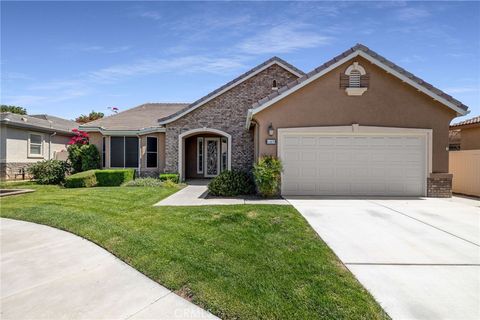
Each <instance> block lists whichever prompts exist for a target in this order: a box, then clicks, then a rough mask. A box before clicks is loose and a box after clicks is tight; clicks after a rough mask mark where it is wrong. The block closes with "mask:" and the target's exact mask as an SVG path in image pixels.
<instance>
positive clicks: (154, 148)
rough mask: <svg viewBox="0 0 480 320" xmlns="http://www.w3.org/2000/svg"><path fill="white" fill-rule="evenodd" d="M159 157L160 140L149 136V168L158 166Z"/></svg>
mask: <svg viewBox="0 0 480 320" xmlns="http://www.w3.org/2000/svg"><path fill="white" fill-rule="evenodd" d="M157 159H158V140H157V138H156V137H147V168H156V167H157Z"/></svg>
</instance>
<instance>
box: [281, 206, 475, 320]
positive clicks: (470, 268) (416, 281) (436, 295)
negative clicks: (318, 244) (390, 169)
mask: <svg viewBox="0 0 480 320" xmlns="http://www.w3.org/2000/svg"><path fill="white" fill-rule="evenodd" d="M288 201H289V202H290V203H291V204H292V205H293V206H295V208H296V209H297V210H298V211H299V212H300V213H301V214H302V215H303V216H304V217H305V219H306V220H307V221H308V222H309V223H310V225H311V226H312V227H313V228H314V229H315V230H316V231H317V232H318V234H319V235H320V237H321V238H322V239H323V240H324V241H325V242H326V243H327V244H328V245H329V246H330V248H332V249H333V251H334V252H335V253H336V254H337V255H338V257H339V258H340V259H341V260H342V261H343V263H344V264H345V265H346V266H347V267H348V268H349V269H350V271H351V272H352V273H353V274H354V275H355V276H356V277H357V279H358V280H359V281H360V282H361V283H362V284H363V285H364V286H365V288H367V289H368V290H369V291H370V292H371V293H372V295H373V296H374V297H375V299H376V300H377V301H378V302H379V303H380V304H381V305H382V307H383V308H384V309H385V311H386V312H387V313H388V314H389V315H390V316H391V317H392V318H393V319H435V320H438V319H459V320H460V319H462V320H463V319H480V201H474V200H468V199H462V198H452V199H433V198H415V199H400V198H398V199H352V198H349V199H342V198H330V199H325V198H323V199H322V198H311V197H310V198H308V197H304V198H301V197H291V198H288Z"/></svg>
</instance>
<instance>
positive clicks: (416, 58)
mask: <svg viewBox="0 0 480 320" xmlns="http://www.w3.org/2000/svg"><path fill="white" fill-rule="evenodd" d="M425 61H427V59H426V58H425V57H422V56H420V55H418V54H414V55H411V56H404V57H402V58H401V59H400V62H403V63H414V62H425Z"/></svg>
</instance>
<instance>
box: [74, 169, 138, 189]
mask: <svg viewBox="0 0 480 320" xmlns="http://www.w3.org/2000/svg"><path fill="white" fill-rule="evenodd" d="M134 178H135V169H112V170H89V171H84V172H79V173H76V174H73V175H71V176H69V177H67V178H66V179H65V187H67V188H85V187H86V188H89V187H97V186H98V187H117V186H120V185H122V184H124V183H126V182H128V181H131V180H133V179H134Z"/></svg>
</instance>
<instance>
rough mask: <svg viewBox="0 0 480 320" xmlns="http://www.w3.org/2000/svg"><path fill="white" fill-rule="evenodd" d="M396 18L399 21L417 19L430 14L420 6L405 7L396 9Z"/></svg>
mask: <svg viewBox="0 0 480 320" xmlns="http://www.w3.org/2000/svg"><path fill="white" fill-rule="evenodd" d="M396 16H397V19H398V20H400V21H404V22H408V21H417V20H419V19H423V18H426V17H429V16H430V12H428V11H427V10H425V9H422V8H413V7H407V8H402V9H399V10H397V12H396Z"/></svg>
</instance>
